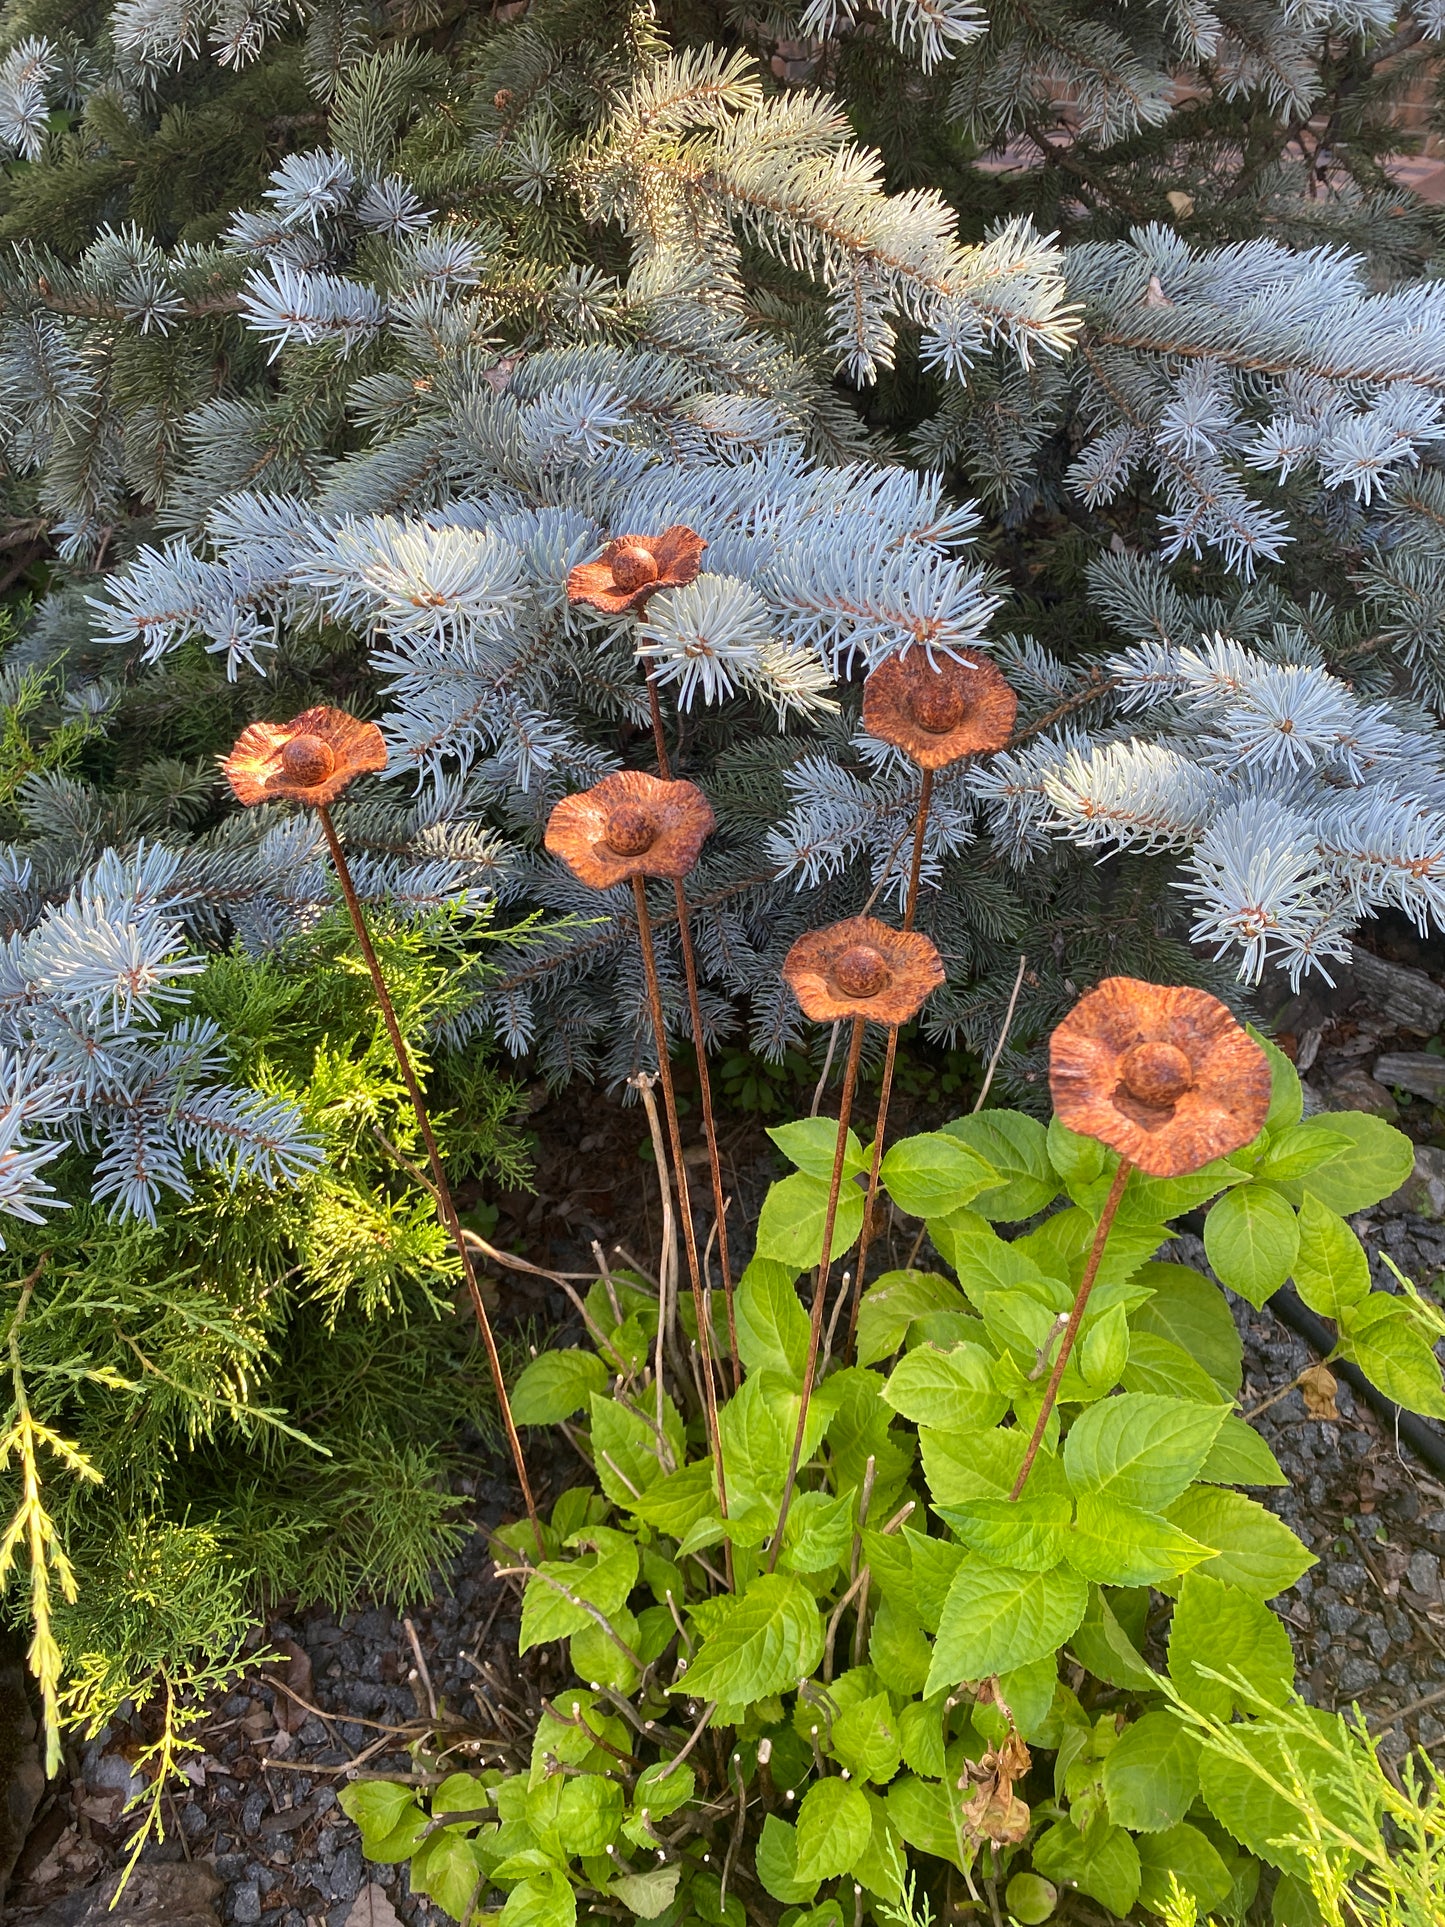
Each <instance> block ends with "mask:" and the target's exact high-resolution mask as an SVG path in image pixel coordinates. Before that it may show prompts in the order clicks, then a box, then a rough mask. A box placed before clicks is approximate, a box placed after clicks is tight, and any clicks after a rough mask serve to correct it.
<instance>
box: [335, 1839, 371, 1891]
mask: <svg viewBox="0 0 1445 1927" xmlns="http://www.w3.org/2000/svg"><path fill="white" fill-rule="evenodd" d="M363 1872H364V1868H363V1865H362V1859H361V1848H360V1847H358V1846H357V1845H356V1844H355V1843H354V1842H353V1844H352V1845H351V1846H349V1847H343V1848H342V1849H341V1852H340V1853H339V1854H337V1856H336V1858H335V1859H334V1860H333V1861H332V1863H331V1870H330V1872H329V1873H328V1875H327V1880H326V1884H327V1888H328V1890H329V1892H330V1894H331V1897H332V1899H333V1900H351V1899H352V1898H353V1897H354V1896H355V1893H356V1890H357V1888H358V1887H359V1886H360V1885H361V1877H362V1873H363Z"/></svg>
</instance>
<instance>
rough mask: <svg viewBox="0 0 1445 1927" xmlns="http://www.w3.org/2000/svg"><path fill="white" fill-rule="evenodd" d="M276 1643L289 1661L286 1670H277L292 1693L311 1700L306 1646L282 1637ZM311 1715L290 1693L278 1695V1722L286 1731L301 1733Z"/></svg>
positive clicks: (309, 1667) (309, 1669) (309, 1671)
mask: <svg viewBox="0 0 1445 1927" xmlns="http://www.w3.org/2000/svg"><path fill="white" fill-rule="evenodd" d="M276 1644H277V1646H278V1647H279V1649H280V1650H281V1651H282V1652H283V1653H284V1654H285V1655H286V1658H287V1661H288V1664H287V1666H286V1668H285V1670H284V1671H282V1670H281V1669H280V1668H279V1667H278V1668H277V1672H278V1673H279V1674H280V1677H281V1678H282V1679H283V1680H284V1681H285V1683H286V1685H287V1686H289V1687H290V1688H291V1692H292V1693H299V1694H300V1695H301V1697H302V1699H307V1700H309V1699H310V1697H311V1655H310V1653H308V1652H307V1650H306V1648H305V1647H304V1646H298V1645H297V1644H296V1641H295V1640H294V1639H280V1640H277V1642H276ZM310 1717H311V1715H310V1714H309V1713H308V1712H307V1711H306V1709H305V1707H303V1706H298V1705H297V1704H296V1702H295V1700H294V1699H292V1698H291V1696H290V1694H288V1693H278V1694H277V1695H276V1724H277V1725H278V1726H280V1727H283V1728H284V1729H285V1731H286V1732H288V1733H299V1732H300V1730H301V1728H302V1727H303V1726H304V1725H305V1724H306V1722H307V1720H309V1719H310Z"/></svg>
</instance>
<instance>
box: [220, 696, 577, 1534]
mask: <svg viewBox="0 0 1445 1927" xmlns="http://www.w3.org/2000/svg"><path fill="white" fill-rule="evenodd" d="M221 766H222V768H223V769H224V771H225V774H226V780H227V782H228V783H229V784H230V786H231V788H232V790H233V792H234V793H235V796H236V799H237V801H238V802H240V803H242V804H244V805H245V807H246V808H247V809H251V808H254V807H255V806H256V805H257V804H260V803H268V802H289V803H300V804H302V805H303V806H309V807H310V808H311V809H313V810H314V811H315V812H316V817H317V821H318V822H319V823H320V825H321V829H322V833H323V834H324V836H325V838H326V847H327V848H328V850H329V851H330V852H331V861H332V864H333V866H334V867H335V870H336V877H337V881H338V882H339V883H340V885H341V894H342V896H343V898H344V899H345V901H346V910H347V915H348V916H349V917H350V918H351V926H352V928H353V930H355V932H356V941H357V943H358V944H359V945H360V946H361V954H362V957H363V959H364V960H365V963H366V968H367V970H368V972H369V973H370V976H371V983H372V988H373V989H374V990H375V992H376V1001H377V1003H378V1005H379V1006H380V1008H381V1015H382V1018H383V1020H384V1022H385V1024H386V1029H387V1035H388V1036H389V1037H390V1039H391V1047H392V1051H393V1053H394V1054H395V1057H396V1062H397V1068H398V1069H399V1070H400V1072H401V1075H402V1082H403V1083H404V1084H405V1085H406V1089H407V1095H408V1097H409V1098H410V1099H411V1107H412V1110H413V1111H414V1112H415V1114H416V1121H417V1128H418V1129H419V1130H420V1132H421V1135H422V1142H423V1143H424V1144H425V1145H426V1153H427V1160H428V1162H429V1163H430V1165H431V1172H432V1186H431V1189H432V1196H433V1202H434V1203H435V1204H436V1207H437V1209H438V1211H439V1212H440V1214H441V1218H442V1222H443V1223H444V1224H445V1225H446V1228H447V1230H448V1232H449V1233H450V1234H451V1240H452V1243H453V1244H454V1245H455V1246H456V1248H457V1256H458V1257H459V1258H460V1259H461V1263H462V1276H463V1277H464V1278H465V1279H466V1281H467V1290H468V1291H469V1293H470V1294H471V1300H472V1308H473V1310H474V1311H475V1312H476V1317H477V1326H478V1329H479V1330H480V1332H481V1334H482V1342H483V1344H484V1345H485V1346H486V1348H487V1363H488V1365H489V1366H490V1367H491V1373H492V1384H493V1386H494V1387H495V1388H496V1394H497V1407H498V1410H499V1411H500V1412H501V1414H502V1423H503V1425H504V1426H505V1428H506V1433H507V1443H508V1444H509V1445H510V1446H511V1449H512V1461H513V1464H514V1465H515V1466H516V1468H517V1479H518V1481H519V1483H520V1485H521V1488H522V1499H523V1502H524V1503H525V1505H526V1508H527V1517H528V1519H529V1520H530V1521H531V1525H532V1536H533V1538H534V1539H535V1541H536V1544H537V1553H538V1556H539V1557H545V1556H546V1547H545V1543H544V1541H543V1538H542V1522H541V1520H540V1519H539V1518H538V1516H537V1501H536V1500H535V1498H534V1497H533V1496H532V1482H531V1480H530V1479H529V1478H528V1476H527V1461H526V1459H525V1457H524V1456H523V1453H522V1441H521V1440H520V1439H519V1438H518V1436H517V1427H516V1424H515V1422H514V1420H513V1418H512V1403H511V1400H510V1399H509V1398H508V1396H507V1382H506V1379H505V1378H504V1377H503V1375H502V1361H501V1358H500V1357H499V1355H498V1352H497V1341H496V1338H495V1337H494V1335H493V1333H492V1321H491V1319H490V1318H488V1316H487V1308H486V1306H485V1305H484V1304H483V1302H482V1292H481V1286H480V1285H479V1284H478V1283H477V1274H476V1269H475V1267H474V1266H473V1264H472V1255H471V1252H470V1251H469V1250H468V1248H467V1240H466V1234H465V1233H464V1232H463V1230H462V1223H461V1219H460V1218H459V1217H458V1216H457V1208H456V1205H455V1204H454V1203H453V1201H452V1194H451V1187H450V1186H449V1185H448V1183H447V1174H446V1170H445V1167H444V1166H443V1164H442V1159H441V1152H440V1151H439V1150H438V1149H437V1141H436V1137H435V1134H434V1133H433V1131H432V1127H431V1118H430V1117H429V1116H428V1115H427V1108H426V1100H425V1099H424V1098H423V1096H422V1093H421V1086H420V1085H419V1084H418V1083H417V1081H416V1073H415V1072H414V1071H413V1069H412V1064H411V1057H410V1054H409V1053H408V1051H407V1048H406V1041H405V1039H404V1038H403V1037H402V1034H401V1026H400V1025H399V1024H398V1023H397V1020H396V1011H395V1009H394V1008H393V1005H392V1001H391V995H390V993H389V992H388V990H387V987H386V979H385V978H384V977H383V976H382V974H381V965H380V963H379V962H378V961H377V956H376V951H375V950H374V949H373V947H372V942H371V938H370V937H369V936H368V934H367V929H366V919H365V918H364V917H363V915H362V913H361V901H360V899H359V898H358V896H357V894H356V885H355V884H354V883H353V882H352V879H351V870H350V868H349V866H348V864H347V861H346V854H345V852H344V851H343V849H342V847H341V842H340V839H339V838H338V836H337V834H336V829H335V826H334V825H333V823H332V821H331V805H332V804H333V803H334V802H335V801H336V799H337V797H338V796H340V795H341V793H342V791H343V790H344V789H346V788H347V787H348V785H349V784H351V783H352V782H354V780H355V779H356V778H357V777H358V776H362V775H366V774H368V773H375V772H377V771H380V770H384V769H385V768H386V742H385V740H384V738H383V736H382V734H381V731H380V730H379V729H378V728H377V726H376V724H375V723H368V722H364V721H363V720H362V719H361V717H359V716H352V715H350V714H348V712H347V711H346V710H344V709H328V708H326V707H324V706H318V707H316V708H313V709H305V710H303V711H302V712H301V714H300V715H299V716H296V717H293V718H292V720H291V721H290V722H289V723H251V724H250V725H249V726H248V727H247V728H246V729H243V730H242V731H241V734H240V735H239V737H237V739H236V744H235V747H234V748H233V749H232V751H231V753H230V755H229V756H227V757H225V758H224V759H223V760H222V765H221Z"/></svg>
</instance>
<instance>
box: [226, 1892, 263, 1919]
mask: <svg viewBox="0 0 1445 1927" xmlns="http://www.w3.org/2000/svg"><path fill="white" fill-rule="evenodd" d="M229 1912H230V1916H231V1918H232V1920H234V1921H235V1922H236V1924H237V1927H255V1923H256V1922H257V1921H259V1920H260V1918H261V1889H260V1888H259V1887H258V1886H257V1885H256V1884H255V1882H254V1881H251V1880H248V1881H246V1882H245V1883H244V1884H243V1885H242V1886H239V1887H233V1888H232V1890H231V1904H230V1908H229Z"/></svg>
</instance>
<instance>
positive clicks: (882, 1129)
mask: <svg viewBox="0 0 1445 1927" xmlns="http://www.w3.org/2000/svg"><path fill="white" fill-rule="evenodd" d="M932 802H933V771H932V770H931V769H925V770H924V772H923V785H922V788H921V789H920V791H919V794H918V815H917V818H916V819H915V821H914V825H913V861H912V863H911V864H910V866H909V870H908V897H907V900H906V901H905V903H904V906H903V928H904V929H905V930H911V929H912V928H913V923H914V919H915V918H916V916H917V915H918V879H919V876H920V874H921V873H922V869H923V839H924V835H925V832H926V831H927V828H928V811H929V807H930V805H931V804H932ZM898 1029H899V1027H898V1025H897V1024H890V1025H889V1026H888V1048H887V1050H886V1051H885V1053H884V1057H883V1082H882V1085H881V1086H880V1088H879V1091H878V1115H877V1117H876V1118H875V1119H874V1122H873V1161H872V1163H871V1165H870V1166H869V1169H868V1196H867V1198H866V1199H865V1200H864V1204H863V1229H862V1231H861V1232H860V1233H859V1235H858V1258H857V1262H856V1263H855V1264H854V1267H853V1296H852V1299H851V1301H850V1303H849V1306H848V1336H847V1337H846V1338H845V1339H844V1341H843V1363H844V1364H845V1365H846V1364H847V1363H848V1361H849V1359H850V1358H852V1356H853V1346H854V1342H855V1340H856V1338H857V1334H858V1307H859V1305H860V1304H861V1303H862V1302H863V1274H864V1272H865V1271H866V1270H867V1268H868V1247H869V1245H870V1244H871V1243H872V1242H873V1213H874V1212H875V1211H876V1209H877V1208H878V1174H879V1171H880V1169H881V1167H882V1164H883V1140H884V1136H885V1134H886V1132H887V1129H888V1104H889V1100H890V1098H891V1097H892V1095H893V1066H894V1064H895V1063H896V1061H897V1058H898Z"/></svg>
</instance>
